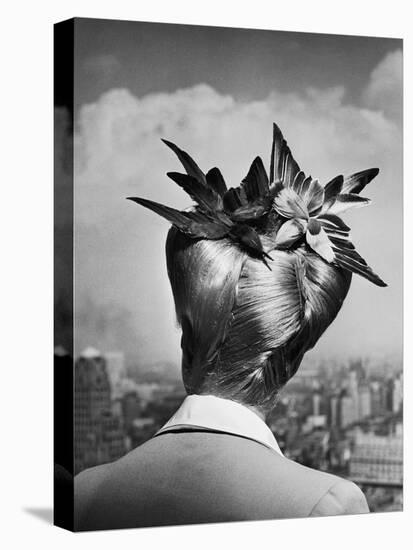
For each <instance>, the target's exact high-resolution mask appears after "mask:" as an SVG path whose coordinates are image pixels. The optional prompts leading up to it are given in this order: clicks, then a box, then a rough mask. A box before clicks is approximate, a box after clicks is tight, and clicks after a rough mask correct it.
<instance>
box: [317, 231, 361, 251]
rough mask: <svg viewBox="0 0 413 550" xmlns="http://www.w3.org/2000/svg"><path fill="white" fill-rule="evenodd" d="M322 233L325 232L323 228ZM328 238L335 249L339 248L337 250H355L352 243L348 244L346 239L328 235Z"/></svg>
mask: <svg viewBox="0 0 413 550" xmlns="http://www.w3.org/2000/svg"><path fill="white" fill-rule="evenodd" d="M324 231H325V228H324ZM326 233H327V234H328V232H327V231H326ZM328 238H329V239H330V241H331V242H332V243H333V245H334V246H335V247H336V248H339V249H343V248H346V249H348V250H354V248H355V247H354V244H353V243H352V242H350V241H349V240H348V239H342V238H339V237H333V236H332V235H328Z"/></svg>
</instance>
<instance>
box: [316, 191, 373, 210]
mask: <svg viewBox="0 0 413 550" xmlns="http://www.w3.org/2000/svg"><path fill="white" fill-rule="evenodd" d="M370 203H371V200H370V199H366V198H364V197H359V195H355V194H354V193H346V194H344V193H341V194H340V195H338V196H337V197H336V200H335V201H334V203H333V204H332V205H331V206H330V208H328V210H326V212H327V213H328V214H342V213H343V212H345V211H346V210H349V209H350V208H360V207H361V206H367V205H369V204H370Z"/></svg>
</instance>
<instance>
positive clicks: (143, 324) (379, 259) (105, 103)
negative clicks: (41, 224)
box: [75, 56, 401, 362]
mask: <svg viewBox="0 0 413 550" xmlns="http://www.w3.org/2000/svg"><path fill="white" fill-rule="evenodd" d="M396 57H397V56H396ZM396 57H395V56H392V57H389V58H386V59H384V60H383V62H382V63H381V64H380V65H379V66H378V67H377V68H376V69H375V70H374V71H373V72H372V74H371V77H370V80H369V82H368V84H367V87H366V90H365V92H364V94H363V105H362V106H360V105H352V104H348V103H347V102H346V90H345V87H336V88H331V89H323V90H322V89H315V88H314V89H306V90H303V91H302V92H292V93H282V92H280V91H279V90H273V92H272V93H271V94H270V96H269V97H267V98H266V99H265V100H262V101H252V102H242V101H237V100H235V99H234V98H233V97H231V96H230V95H222V94H220V93H218V92H217V91H215V90H214V89H213V88H211V87H210V86H208V85H205V84H199V85H197V86H194V87H192V88H189V89H182V90H177V91H175V92H171V93H156V94H150V95H147V96H145V97H142V98H138V97H136V96H134V95H133V94H132V93H131V92H130V91H129V90H126V89H113V90H110V91H108V92H106V93H104V94H103V95H102V96H101V97H100V98H99V99H98V100H97V101H96V102H95V103H93V104H88V105H84V106H82V108H81V109H80V112H79V117H78V120H77V124H76V136H75V138H76V139H75V160H76V163H75V171H76V179H75V189H76V192H75V212H76V232H75V233H76V234H75V238H76V241H75V243H76V266H75V271H76V290H77V295H76V299H77V310H78V311H79V324H78V341H79V347H84V346H85V345H88V344H89V343H90V342H89V341H88V338H89V336H90V333H89V332H88V328H87V326H83V327H82V324H81V319H82V318H84V316H82V310H84V309H85V308H86V307H89V306H90V304H91V303H93V304H94V305H95V306H96V308H101V309H102V311H106V312H107V311H108V310H107V308H108V307H109V306H108V304H117V307H118V310H119V311H123V310H125V311H128V312H130V315H129V316H125V318H127V320H128V323H129V328H128V329H127V330H126V329H125V335H126V334H127V337H126V336H125V338H123V339H122V336H121V335H119V331H117V330H116V326H115V323H117V322H118V321H116V319H119V315H118V314H117V315H112V316H110V315H109V316H108V318H109V325H110V322H113V323H114V324H113V327H112V328H113V332H114V333H116V334H117V335H118V342H119V347H122V348H123V349H126V351H127V352H128V353H129V356H130V357H132V358H133V359H134V360H135V361H136V362H148V361H158V360H173V361H175V362H178V361H179V332H178V331H177V329H176V327H175V326H174V311H173V302H172V296H171V292H170V289H169V284H168V280H167V276H166V269H165V258H164V241H165V237H166V233H167V230H168V224H167V223H166V222H165V221H164V220H162V219H161V218H157V217H156V216H155V215H154V214H152V213H150V212H147V211H145V210H144V209H140V208H139V207H138V206H137V205H134V204H132V203H130V202H128V201H126V200H125V197H127V196H130V195H136V196H143V197H146V198H149V199H152V200H156V201H160V202H163V203H165V204H168V205H171V206H175V207H178V208H185V207H187V206H188V205H189V204H190V201H189V200H188V198H187V196H186V195H185V194H184V193H183V192H182V190H180V189H179V188H178V187H177V186H176V185H174V184H173V183H172V182H170V181H169V180H168V179H167V178H166V176H165V173H166V172H167V171H173V170H178V169H179V168H180V166H179V164H178V162H177V160H176V158H175V157H174V156H173V155H172V154H171V151H170V150H169V149H167V148H166V147H165V146H164V145H163V144H162V142H161V141H160V138H161V137H163V138H167V139H170V140H172V141H174V142H175V143H177V144H178V145H179V146H180V147H182V148H184V149H185V150H187V151H188V152H189V153H190V154H191V155H192V156H193V157H194V158H195V159H196V160H197V162H198V163H199V164H200V166H201V168H203V169H204V170H207V169H209V168H211V167H212V166H219V167H220V169H221V170H222V172H223V174H224V177H225V178H226V180H227V184H228V186H231V185H232V186H233V185H238V183H239V182H240V180H241V179H242V177H243V176H245V174H246V173H247V170H248V168H249V165H250V163H251V161H252V160H253V158H254V157H255V156H256V155H261V156H262V157H263V159H264V162H265V164H266V165H267V166H268V162H269V149H270V144H271V124H272V122H273V121H276V122H277V123H278V124H279V126H280V127H281V128H282V130H283V132H284V134H285V136H286V138H287V139H288V141H289V144H290V146H291V148H292V150H293V152H294V155H295V158H296V159H297V160H298V162H299V163H300V165H301V167H302V168H303V169H304V170H305V171H306V172H307V173H311V174H312V175H313V176H314V177H319V178H320V180H321V182H322V183H326V182H327V181H328V180H329V179H330V178H332V177H334V176H335V175H337V174H338V173H344V174H348V173H352V172H355V171H357V170H361V169H364V168H369V167H373V166H378V167H380V169H381V174H380V176H379V178H377V182H376V183H375V185H372V187H371V189H370V190H369V194H368V196H370V197H371V198H373V199H374V201H375V204H374V206H371V207H370V208H369V209H366V210H365V211H363V212H360V213H357V215H352V216H353V217H352V218H351V225H352V227H353V229H354V234H355V235H356V239H355V241H356V244H357V245H360V246H359V248H360V251H361V253H362V254H364V253H365V256H366V257H367V259H368V261H369V262H370V263H371V265H372V266H373V268H374V269H375V270H377V272H378V273H379V274H380V275H381V276H382V277H383V278H384V279H385V280H387V282H388V283H389V284H390V288H389V289H388V290H386V291H381V290H378V289H377V288H375V287H373V286H372V285H369V284H368V283H366V282H365V281H363V280H361V279H360V278H357V277H355V278H354V279H355V281H354V284H353V289H352V292H351V295H350V297H349V298H348V299H347V302H346V305H345V306H344V308H343V312H342V314H341V317H340V318H339V319H338V320H337V322H336V323H335V324H334V326H333V327H332V328H331V329H329V331H328V335H326V337H325V338H324V340H323V342H322V344H321V345H320V346H319V349H320V350H321V351H320V353H321V352H323V353H326V354H328V353H330V354H331V353H334V354H351V353H358V352H363V351H366V352H370V351H372V350H376V349H384V350H386V349H388V348H389V347H391V348H392V349H393V348H396V349H397V347H398V346H399V345H400V338H401V319H400V318H399V317H400V311H401V310H400V308H401V290H400V285H401V266H400V265H399V264H400V261H401V219H400V215H401V156H400V155H401V128H400V124H399V122H398V120H395V119H394V118H393V117H392V116H390V114H389V113H390V112H391V110H392V108H393V107H391V106H387V104H385V97H388V98H389V99H388V101H393V98H394V97H397V90H396V89H395V88H394V87H393V88H392V90H393V91H392V94H393V95H391V94H390V91H389V90H390V88H391V87H390V85H388V86H387V88H386V85H385V82H386V78H387V77H386V75H387V76H388V74H389V73H390V72H391V70H390V66H392V67H393V68H394V66H395V64H396V61H395V59H396ZM380 83H381V84H380ZM380 90H381V92H380ZM386 90H387V91H386ZM386 94H387V96H386ZM380 102H381V103H380ZM380 105H382V106H380ZM383 105H384V106H383ZM384 219H385V220H386V224H384V223H383V222H382V220H384ZM388 227H391V232H389V231H388V230H387V228H388ZM380 292H381V293H380ZM379 293H380V294H379ZM87 304H89V305H87ZM372 311H373V312H374V317H375V319H376V320H375V319H372V318H371V312H372ZM90 314H91V312H90V311H89V317H90ZM96 315H97V316H99V317H101V314H100V312H97V313H96ZM89 317H88V318H89ZM377 319H386V322H383V323H381V322H378V321H377ZM113 320H115V321H113ZM88 326H90V323H89V324H88ZM110 330H111V327H110V326H108V325H105V331H106V332H108V331H110ZM131 334H133V335H135V338H131ZM344 334H348V335H349V336H348V337H345V338H344V337H343V335H344ZM102 345H104V344H102ZM110 345H111V346H114V345H115V342H114V341H112V342H111V344H110Z"/></svg>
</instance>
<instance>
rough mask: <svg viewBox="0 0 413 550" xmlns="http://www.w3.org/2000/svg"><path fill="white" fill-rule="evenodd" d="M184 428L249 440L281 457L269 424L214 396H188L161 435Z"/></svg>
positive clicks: (228, 400)
mask: <svg viewBox="0 0 413 550" xmlns="http://www.w3.org/2000/svg"><path fill="white" fill-rule="evenodd" d="M183 426H196V427H198V428H205V429H207V430H208V429H210V430H215V431H219V432H226V433H231V434H235V435H240V436H243V437H247V438H248V439H253V440H255V441H258V442H259V443H262V444H263V445H265V446H266V447H269V448H270V449H273V450H274V451H276V452H277V453H279V454H280V455H281V456H282V453H281V450H280V448H279V446H278V443H277V441H276V439H275V437H274V435H273V433H272V431H271V430H270V428H269V427H268V426H267V424H266V423H265V422H264V421H263V420H261V418H260V417H259V416H258V415H257V414H255V413H254V412H253V411H251V410H250V409H249V408H248V407H246V406H244V405H241V404H240V403H237V402H236V401H232V400H230V399H223V398H221V397H215V396H214V395H189V396H187V397H186V398H185V399H184V401H183V403H182V405H181V406H180V407H179V409H178V410H177V411H176V413H175V414H174V415H173V416H172V417H171V418H170V419H169V420H168V422H167V423H166V424H165V425H164V426H163V427H162V428H161V429H160V430H159V432H158V434H160V433H162V432H164V431H167V430H170V429H172V428H177V427H183Z"/></svg>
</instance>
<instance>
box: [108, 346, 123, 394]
mask: <svg viewBox="0 0 413 550" xmlns="http://www.w3.org/2000/svg"><path fill="white" fill-rule="evenodd" d="M104 358H105V360H106V370H107V373H108V376H109V383H110V387H111V391H112V399H117V398H119V397H120V396H121V384H122V380H123V379H124V378H125V377H126V368H125V356H124V354H123V353H122V352H120V351H110V352H107V353H105V354H104Z"/></svg>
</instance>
